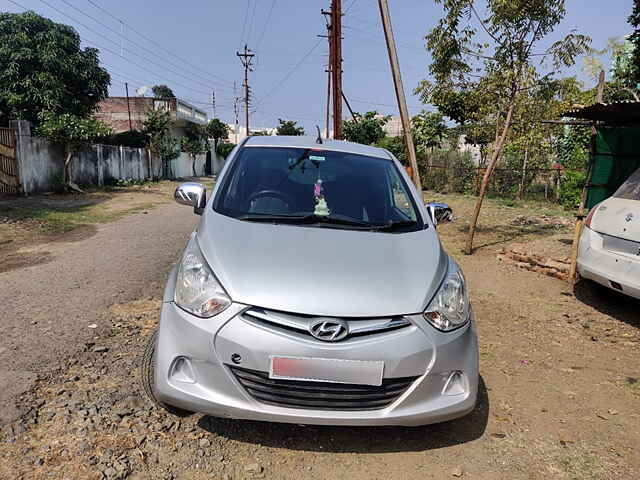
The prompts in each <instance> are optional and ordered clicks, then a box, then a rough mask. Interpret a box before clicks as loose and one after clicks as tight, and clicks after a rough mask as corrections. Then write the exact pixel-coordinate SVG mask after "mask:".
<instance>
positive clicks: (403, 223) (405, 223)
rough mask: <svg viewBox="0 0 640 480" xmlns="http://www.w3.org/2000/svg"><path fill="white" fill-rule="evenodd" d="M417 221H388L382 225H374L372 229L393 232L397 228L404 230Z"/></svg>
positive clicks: (414, 224)
mask: <svg viewBox="0 0 640 480" xmlns="http://www.w3.org/2000/svg"><path fill="white" fill-rule="evenodd" d="M417 224H418V223H417V222H416V221H415V220H401V221H399V222H389V223H386V224H384V225H380V226H376V227H375V228H374V230H375V231H376V232H395V231H397V230H404V229H406V228H408V227H415V226H416V225H417Z"/></svg>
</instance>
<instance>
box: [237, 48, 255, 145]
mask: <svg viewBox="0 0 640 480" xmlns="http://www.w3.org/2000/svg"><path fill="white" fill-rule="evenodd" d="M236 55H237V56H238V58H240V61H241V62H242V66H243V67H244V85H243V87H244V114H245V125H246V128H247V137H248V136H249V135H250V133H249V72H253V69H252V68H251V63H252V62H253V57H254V56H255V53H253V52H252V51H251V50H249V48H247V45H246V44H245V46H244V52H243V53H240V52H236Z"/></svg>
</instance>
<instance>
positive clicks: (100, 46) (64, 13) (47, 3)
mask: <svg viewBox="0 0 640 480" xmlns="http://www.w3.org/2000/svg"><path fill="white" fill-rule="evenodd" d="M9 1H10V2H12V3H14V4H16V5H19V4H18V3H17V2H15V1H14V0H9ZM40 2H41V3H44V4H45V5H47V6H48V7H49V8H51V9H53V10H55V11H56V12H58V13H60V14H61V15H64V16H65V17H67V18H69V19H71V20H73V21H74V22H76V23H77V24H78V25H81V26H82V27H84V28H86V29H87V30H88V31H90V32H92V33H94V34H96V35H98V36H100V37H102V38H104V39H105V40H108V41H110V42H112V43H115V44H116V45H118V42H117V41H115V40H113V39H111V38H109V37H107V36H106V35H103V34H102V33H100V32H98V31H96V30H94V29H93V28H91V27H89V26H87V25H86V24H84V23H82V22H80V21H79V20H78V19H76V18H74V17H72V16H71V15H69V14H67V13H66V12H64V11H62V10H60V9H59V8H57V7H55V6H53V5H51V4H50V3H49V2H48V1H47V0H40ZM19 6H20V7H22V8H25V7H24V6H22V5H19ZM84 40H85V42H87V43H93V44H94V45H96V46H97V47H98V48H101V49H103V50H105V51H107V52H110V53H112V54H113V55H116V56H118V57H119V58H121V59H123V60H125V61H127V62H130V63H132V64H133V65H135V66H136V67H137V68H140V69H142V70H146V71H147V72H148V73H151V74H153V75H155V76H159V77H162V76H164V75H162V74H158V73H156V72H153V71H151V70H148V69H146V68H144V67H142V66H141V65H139V64H138V63H136V62H133V61H132V60H131V59H129V58H126V57H122V55H120V54H119V53H118V52H115V51H113V50H111V49H110V48H108V47H105V46H103V45H99V44H98V43H96V42H95V41H92V40H88V39H86V38H84ZM126 51H128V52H129V53H131V54H133V55H134V56H136V57H138V58H141V59H143V60H145V61H147V62H148V63H151V64H153V65H156V66H159V67H160V68H163V69H165V70H166V71H168V72H172V73H173V74H174V75H177V76H179V77H182V78H184V79H186V80H188V81H191V82H193V83H199V84H200V85H203V86H204V87H206V88H210V87H211V85H208V84H205V83H204V82H200V81H197V80H194V79H192V78H190V77H187V76H185V75H183V74H181V73H180V72H176V71H175V70H172V69H170V68H168V67H166V66H163V65H162V64H159V63H158V62H155V61H154V60H150V59H148V58H146V57H144V56H143V55H140V54H138V53H136V52H133V51H130V50H126ZM165 78H167V77H165ZM169 83H174V84H176V85H181V86H183V87H184V88H187V89H190V90H193V91H198V90H197V89H194V88H192V87H188V86H185V85H183V84H180V83H178V82H176V81H175V80H172V81H171V82H169ZM218 88H226V87H218ZM198 92H199V93H202V91H198ZM207 95H209V92H207Z"/></svg>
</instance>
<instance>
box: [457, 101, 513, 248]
mask: <svg viewBox="0 0 640 480" xmlns="http://www.w3.org/2000/svg"><path fill="white" fill-rule="evenodd" d="M515 103H516V102H515V96H514V97H512V98H511V100H510V102H509V110H508V111H507V118H506V119H505V121H504V126H503V128H502V134H501V135H500V137H498V139H497V142H496V147H495V149H494V150H493V152H492V154H491V160H490V161H489V165H487V169H486V171H485V172H484V177H483V178H482V185H480V196H479V197H478V200H477V201H476V208H475V210H474V212H473V219H472V220H471V225H470V226H469V233H468V235H467V246H466V249H465V253H466V254H467V255H471V254H472V253H473V237H474V235H475V234H476V226H477V225H478V217H479V216H480V209H481V208H482V201H483V200H484V196H485V195H486V193H487V186H488V185H489V180H490V178H491V174H492V173H493V169H494V168H495V167H496V163H498V159H499V158H500V153H501V152H502V146H503V145H504V141H505V140H506V138H507V133H509V128H510V127H511V118H512V117H513V110H514V108H515Z"/></svg>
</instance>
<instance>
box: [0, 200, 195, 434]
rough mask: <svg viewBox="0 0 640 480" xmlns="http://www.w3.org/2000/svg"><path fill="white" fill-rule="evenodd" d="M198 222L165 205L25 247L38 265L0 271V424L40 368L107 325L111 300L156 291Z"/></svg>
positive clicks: (14, 412)
mask: <svg viewBox="0 0 640 480" xmlns="http://www.w3.org/2000/svg"><path fill="white" fill-rule="evenodd" d="M196 221H197V217H196V216H195V215H192V214H191V213H190V211H189V210H188V209H187V208H185V207H181V206H179V205H177V204H175V203H167V204H164V205H161V206H159V207H158V208H154V209H149V210H145V211H144V213H143V212H140V213H137V214H134V215H131V216H128V217H125V218H123V219H120V220H118V221H116V222H113V223H106V224H100V225H90V226H87V227H81V228H79V229H77V230H74V231H72V232H70V233H69V234H67V235H65V236H63V237H61V238H59V239H57V241H55V242H49V243H40V244H37V245H30V246H28V247H27V248H25V249H24V251H22V254H23V255H25V256H31V257H36V258H44V259H46V260H45V261H44V262H43V263H40V264H35V265H31V266H27V267H25V268H17V269H14V270H10V271H7V272H3V273H0V305H2V339H1V340H0V362H1V364H2V365H3V368H2V369H1V370H0V405H2V406H3V408H2V409H0V424H4V423H7V422H9V421H11V420H14V419H15V418H16V417H17V416H18V415H19V414H20V413H21V411H22V410H23V406H22V405H18V406H16V405H15V402H14V399H15V398H17V397H18V396H19V395H20V393H22V392H24V391H25V390H27V389H29V388H30V387H31V385H32V384H33V382H34V380H36V379H37V378H38V375H39V374H40V373H41V372H43V371H46V369H47V367H48V366H50V365H52V364H55V363H56V362H57V361H63V360H64V359H66V358H67V357H69V356H71V355H72V354H74V353H75V352H76V351H77V350H78V346H79V345H83V344H84V343H85V342H87V341H89V340H90V339H91V338H92V337H93V336H94V335H96V334H100V333H102V332H103V331H105V330H106V329H108V328H110V323H109V319H108V318H106V317H105V312H106V311H107V310H108V308H109V307H110V306H111V305H112V304H113V303H116V302H122V301H127V300H132V299H136V298H140V297H144V296H149V295H156V296H157V295H159V292H161V290H162V288H163V286H164V281H165V277H166V272H167V271H168V269H169V267H170V265H171V263H172V262H174V261H175V260H176V257H177V255H178V254H179V252H180V251H181V250H182V248H183V247H184V244H185V242H186V238H187V236H188V234H189V233H190V232H191V230H192V229H193V227H194V225H195V224H196ZM19 253H20V252H19ZM91 324H94V325H95V326H96V328H95V329H91V328H87V326H88V325H91Z"/></svg>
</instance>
